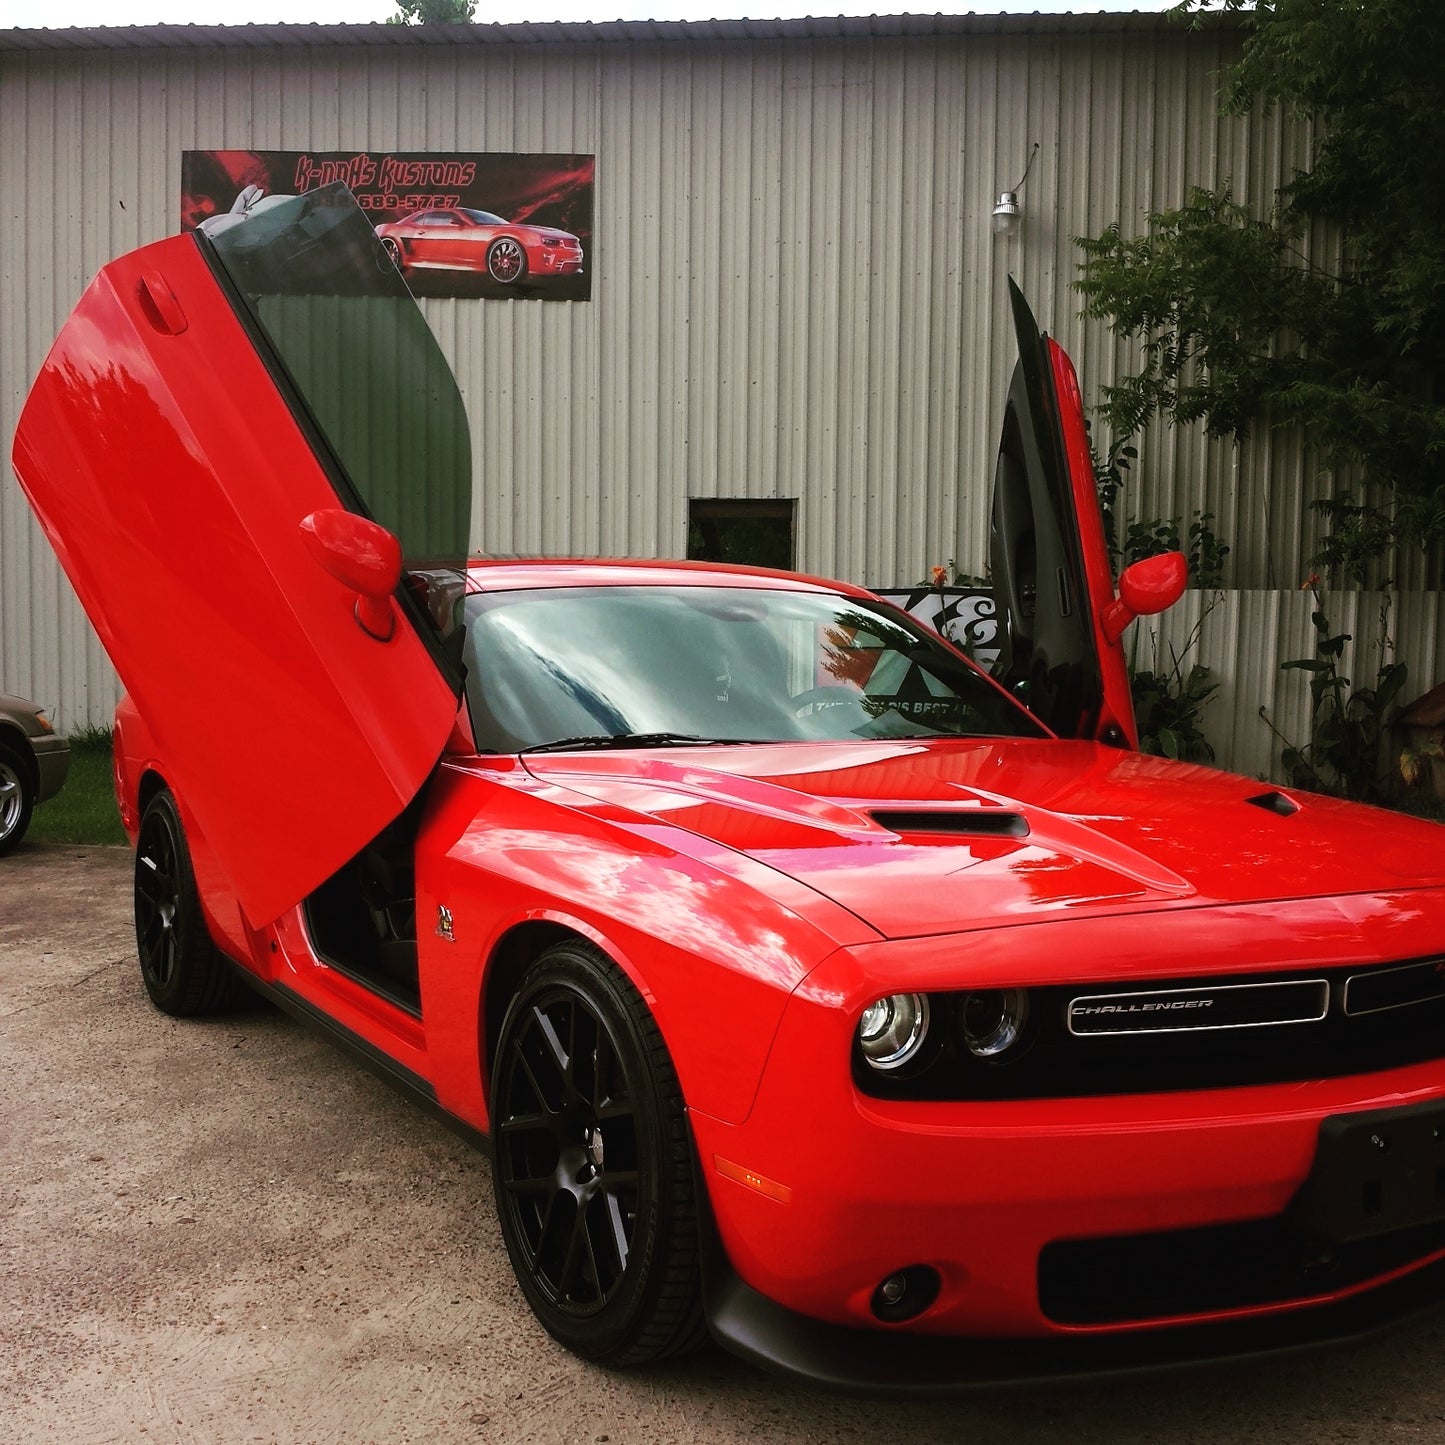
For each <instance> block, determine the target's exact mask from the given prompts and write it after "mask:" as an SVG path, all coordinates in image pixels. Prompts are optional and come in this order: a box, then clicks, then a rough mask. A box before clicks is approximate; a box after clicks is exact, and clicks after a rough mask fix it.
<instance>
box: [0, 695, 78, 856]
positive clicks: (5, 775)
mask: <svg viewBox="0 0 1445 1445" xmlns="http://www.w3.org/2000/svg"><path fill="white" fill-rule="evenodd" d="M69 771H70V744H69V743H68V742H67V741H66V740H65V739H64V738H63V737H59V736H57V734H56V732H55V728H54V727H53V726H52V725H51V722H50V719H49V718H48V717H46V716H45V714H44V713H43V712H41V710H40V709H39V708H38V707H37V706H36V705H35V704H34V703H33V702H26V701H25V699H24V698H22V697H10V696H9V695H8V694H6V693H0V854H3V853H8V852H9V851H10V850H11V849H12V848H13V847H14V846H15V845H16V844H17V843H18V842H19V841H20V840H21V839H22V838H23V837H24V836H25V830H26V829H27V828H28V827H29V826H30V814H31V812H32V811H33V810H34V808H35V805H36V804H37V803H43V802H44V801H45V799H46V798H50V797H53V796H54V795H55V794H56V793H58V792H59V791H60V785H61V784H62V783H63V782H64V781H65V775H66V773H67V772H69Z"/></svg>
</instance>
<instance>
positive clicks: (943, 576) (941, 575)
mask: <svg viewBox="0 0 1445 1445" xmlns="http://www.w3.org/2000/svg"><path fill="white" fill-rule="evenodd" d="M947 581H948V568H947V567H935V568H934V569H933V585H934V586H935V587H942V586H944V584H945V583H947Z"/></svg>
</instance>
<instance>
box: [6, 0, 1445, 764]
mask: <svg viewBox="0 0 1445 1445" xmlns="http://www.w3.org/2000/svg"><path fill="white" fill-rule="evenodd" d="M573 29H574V30H575V27H574V28H573ZM1235 43H1236V42H1235V40H1234V38H1233V37H1232V35H1231V33H1230V32H1229V31H1227V30H1223V31H1218V32H1212V33H1209V32H1207V33H1202V34H1201V33H1186V32H1181V31H1179V30H1177V29H1173V28H1165V27H1163V26H1161V25H1159V24H1157V23H1154V22H1149V23H1147V24H1146V23H1141V22H1138V21H1136V22H1134V23H1132V24H1129V25H1125V26H1123V28H1118V29H1110V28H1107V27H1105V26H1102V25H1100V24H1099V23H1098V22H1097V21H1095V22H1093V23H1091V24H1089V25H1084V24H1081V23H1079V22H1078V21H1076V20H1070V19H1067V18H1060V19H1059V21H1058V23H1057V28H1045V27H1044V26H1041V25H1040V23H1039V22H1035V23H1034V26H1033V27H1032V28H1027V27H1022V26H1021V27H1019V28H1016V29H1013V30H1010V29H1008V28H1007V27H998V28H995V29H993V30H990V29H989V28H988V27H987V26H981V27H980V29H979V30H978V31H977V32H976V33H966V34H942V35H937V36H931V37H926V38H920V39H910V38H877V37H874V38H867V37H860V38H847V37H843V38H829V37H826V36H822V35H814V36H803V37H801V38H796V39H787V40H779V39H771V40H770V39H747V38H742V39H734V40H728V41H725V42H724V41H719V40H716V39H699V40H696V41H693V42H683V43H677V42H668V43H619V42H617V41H615V40H614V41H612V42H611V43H594V44H587V43H580V44H579V43H555V44H548V45H484V44H473V45H430V44H428V45H425V46H423V45H413V46H409V47H408V46H397V45H392V46H380V47H373V46H350V47H346V46H324V47H318V46H312V45H305V44H301V43H292V44H288V45H286V46H283V47H271V48H268V47H266V46H259V47H257V46H251V47H250V48H240V47H239V46H238V47H235V48H231V49H226V50H206V49H186V48H153V49H147V48H144V47H142V48H139V49H130V50H117V49H111V50H94V51H73V52H62V51H29V52H16V51H11V52H3V53H0V107H3V123H0V195H3V196H4V198H5V201H6V205H5V208H4V212H3V216H0V315H3V316H4V326H3V329H0V371H3V377H0V432H3V435H4V436H5V438H7V445H8V438H9V437H10V435H11V434H12V433H13V429H14V425H15V421H16V417H17V414H18V409H19V404H20V401H21V399H22V397H23V395H24V392H25V389H26V387H27V385H28V383H29V380H30V378H31V376H32V375H33V374H34V372H35V370H36V368H37V367H38V366H39V364H40V362H41V360H42V358H43V356H44V352H45V349H46V347H47V345H48V344H49V341H50V339H51V338H52V336H53V334H54V332H55V330H56V328H57V327H58V326H59V324H60V322H61V321H62V320H63V318H64V315H65V313H66V312H67V310H68V309H69V307H70V305H71V304H72V303H73V301H74V299H75V297H76V296H77V295H78V294H79V292H80V290H81V288H82V286H83V284H84V282H85V280H86V278H87V277H88V276H89V275H91V274H92V273H93V272H94V271H95V269H96V268H97V267H98V266H99V265H100V264H101V263H102V262H103V261H105V260H106V259H107V258H108V257H110V256H111V255H113V254H115V253H117V252H119V251H122V250H124V249H126V248H128V247H131V246H134V245H137V244H139V243H141V242H143V241H146V240H150V239H152V238H154V237H157V236H160V235H163V234H166V233H168V232H170V231H172V230H174V229H175V227H176V218H177V208H178V193H179V173H180V156H181V152H182V150H184V149H187V148H196V147H236V148H246V147H257V148H266V147H274V148H292V149H297V148H308V147H314V148H318V149H338V148H343V147H350V146H356V147H358V148H360V147H370V148H373V149H377V148H385V147H395V148H404V149H414V150H424V149H427V148H435V149H438V150H451V149H461V150H524V151H526V150H551V151H569V152H571V151H584V152H586V151H590V152H595V153H596V156H597V230H596V250H595V256H594V258H593V259H594V262H595V272H594V297H595V299H594V300H593V301H592V302H591V303H590V304H567V305H564V304H543V303H535V302H482V303H478V302H473V301H428V302H426V303H425V307H426V311H427V314H428V317H429V319H430V320H431V322H432V324H433V326H434V327H435V329H436V331H437V333H438V335H439V337H440V339H441V342H442V345H443V348H444V349H445V350H446V351H447V353H448V354H449V356H451V357H452V359H453V362H454V365H455V369H456V371H457V374H458V378H459V380H460V383H461V386H462V390H463V393H464V395H465V396H466V398H467V401H468V407H469V411H470V415H471V425H472V428H473V434H474V449H475V459H476V466H477V469H478V480H479V486H478V493H479V500H478V503H477V509H478V510H477V516H476V519H475V530H474V541H475V542H476V543H477V545H478V546H479V547H480V548H483V549H486V550H488V551H495V552H504V553H508V552H522V553H532V552H542V553H563V552H577V553H587V554H634V555H674V556H675V555H680V554H681V553H682V551H683V550H684V547H685V542H686V514H687V499H688V498H689V497H714V496H717V497H793V498H797V499H798V505H799V527H798V540H799V556H798V564H799V566H800V567H803V568H806V569H808V570H813V571H818V572H823V573H829V574H835V575H838V576H842V577H846V578H849V579H852V580H857V581H862V582H865V583H871V584H875V585H889V584H900V583H901V584H907V583H911V582H913V581H915V580H917V579H918V578H919V577H921V576H923V575H924V574H925V573H926V571H927V569H928V567H929V565H930V564H932V563H934V562H941V561H943V560H945V559H947V558H949V557H953V558H956V559H957V560H958V562H959V563H960V565H962V566H964V567H966V568H968V569H969V570H973V571H981V570H982V567H983V562H984V554H985V547H986V541H985V539H986V535H987V506H988V483H989V478H990V474H991V470H992V461H993V450H994V442H995V438H994V430H995V427H996V425H997V423H998V420H999V417H1000V414H1001V410H1002V397H1003V393H1004V389H1005V386H1006V383H1007V378H1008V372H1009V369H1010V367H1011V365H1012V340H1011V338H1010V335H1009V331H1008V322H1007V309H1006V307H1007V302H1006V292H1005V287H1004V284H1003V283H1004V277H1005V275H1006V274H1007V273H1008V271H1009V270H1013V271H1014V272H1015V273H1016V274H1017V275H1018V276H1019V279H1020V280H1021V282H1022V284H1023V286H1024V288H1025V290H1026V291H1027V292H1028V294H1029V295H1030V297H1031V298H1032V300H1033V303H1034V306H1035V309H1036V311H1037V313H1038V316H1039V319H1040V321H1041V323H1042V324H1043V325H1044V326H1045V327H1046V328H1048V329H1051V330H1053V331H1054V332H1055V333H1056V334H1057V335H1059V336H1060V338H1061V339H1062V340H1063V341H1064V342H1065V344H1066V345H1067V346H1068V347H1069V349H1070V350H1071V351H1072V352H1073V353H1074V355H1075V357H1076V360H1077V361H1078V362H1079V366H1080V371H1081V373H1082V376H1083V380H1084V386H1085V391H1086V394H1088V395H1090V396H1096V395H1097V393H1098V389H1099V387H1100V386H1101V385H1102V384H1103V383H1104V382H1106V381H1108V380H1111V379H1112V378H1113V377H1114V375H1115V374H1116V373H1117V371H1118V370H1119V369H1120V368H1121V366H1122V365H1124V364H1126V363H1127V360H1128V358H1127V356H1126V355H1124V354H1123V353H1122V352H1121V351H1120V349H1119V348H1118V347H1117V345H1116V344H1115V343H1114V341H1113V340H1112V338H1111V337H1110V336H1109V334H1108V333H1107V331H1106V330H1105V329H1104V328H1103V327H1101V326H1098V325H1092V324H1091V325H1089V326H1085V325H1084V324H1083V323H1082V322H1081V321H1079V320H1078V319H1077V316H1076V312H1077V309H1078V302H1077V298H1076V297H1075V296H1074V295H1073V293H1072V292H1071V290H1070V282H1071V281H1072V280H1073V279H1074V276H1075V274H1076V261H1077V251H1076V248H1075V247H1074V245H1073V242H1072V237H1073V236H1075V235H1077V234H1081V233H1090V234H1092V233H1097V232H1099V231H1101V230H1102V229H1103V228H1104V227H1105V226H1106V225H1108V224H1109V223H1110V222H1112V221H1115V220H1119V221H1120V222H1121V223H1122V225H1123V226H1124V228H1125V230H1126V231H1134V230H1137V229H1138V228H1139V227H1140V226H1141V224H1142V221H1143V218H1144V216H1145V214H1146V213H1147V212H1148V211H1149V210H1150V209H1154V208H1158V207H1161V206H1165V205H1169V204H1173V203H1175V202H1177V201H1179V200H1181V199H1182V197H1183V194H1184V191H1185V188H1186V187H1187V186H1188V185H1191V184H1213V183H1215V182H1217V181H1219V180H1221V179H1223V178H1226V177H1232V178H1233V181H1234V185H1235V189H1236V193H1238V194H1240V195H1248V196H1252V197H1254V198H1256V199H1259V200H1267V199H1268V197H1269V196H1270V195H1271V194H1272V192H1273V189H1274V187H1275V186H1276V185H1277V184H1278V182H1279V180H1280V178H1281V176H1282V175H1283V174H1286V173H1287V172H1288V169H1289V168H1290V167H1291V166H1292V165H1293V164H1295V163H1297V162H1298V161H1299V160H1300V159H1302V157H1303V156H1304V155H1305V153H1306V149H1307V146H1308V142H1309V136H1308V134H1307V133H1305V132H1304V131H1302V130H1300V129H1293V130H1291V129H1289V128H1288V127H1287V126H1286V124H1285V122H1284V121H1282V120H1281V119H1280V118H1279V117H1278V116H1277V115H1276V116H1272V117H1269V118H1265V119H1260V118H1255V119H1253V120H1252V121H1251V120H1248V119H1221V118H1220V117H1219V116H1218V114H1217V111H1216V108H1215V81H1214V76H1215V73H1216V72H1217V71H1218V69H1219V68H1220V67H1221V65H1223V64H1225V63H1227V61H1228V59H1229V58H1230V56H1231V55H1232V54H1233V46H1234V45H1235ZM1035 141H1037V142H1038V143H1039V146H1040V152H1039V157H1038V160H1037V162H1036V163H1035V165H1034V168H1033V171H1032V174H1031V175H1030V176H1029V179H1028V183H1027V185H1026V186H1025V188H1024V191H1023V200H1024V209H1025V215H1026V220H1025V224H1024V228H1023V234H1022V236H1021V237H1020V238H1019V239H1017V240H1014V241H1011V242H1010V241H1007V240H998V239H995V237H994V236H993V234H992V231H991V226H990V211H991V207H992V204H993V200H994V197H995V195H996V194H997V192H998V191H999V190H1000V189H1003V188H1005V187H1007V186H1009V185H1011V184H1012V183H1014V182H1016V181H1017V179H1018V176H1019V173H1020V172H1021V171H1022V169H1023V166H1024V162H1025V160H1026V158H1027V156H1028V153H1029V149H1030V147H1031V145H1032V144H1033V143H1034V142H1035ZM1139 470H1140V473H1141V475H1142V476H1143V478H1144V479H1145V480H1144V482H1143V483H1142V485H1140V487H1139V489H1138V492H1137V495H1136V496H1134V497H1132V498H1131V504H1132V505H1134V506H1136V507H1137V508H1138V510H1139V511H1140V512H1142V513H1143V514H1146V515H1154V514H1160V513H1162V514H1166V515H1167V514H1172V513H1179V514H1185V515H1186V516H1187V514H1188V513H1189V512H1190V511H1191V510H1193V509H1194V508H1203V509H1205V510H1210V511H1213V512H1214V513H1215V514H1216V516H1217V518H1218V521H1217V527H1218V529H1219V531H1220V532H1221V533H1222V535H1224V536H1225V537H1226V538H1227V539H1228V540H1229V541H1230V542H1231V543H1232V545H1233V548H1234V552H1233V555H1232V557H1231V558H1230V566H1229V571H1228V574H1227V576H1226V581H1227V582H1229V583H1230V584H1231V585H1232V586H1235V587H1243V588H1248V589H1261V588H1271V587H1282V588H1288V587H1290V586H1292V585H1294V584H1295V583H1296V582H1297V581H1298V577H1299V575H1300V573H1301V571H1302V569H1303V565H1304V564H1303V561H1302V559H1303V558H1305V557H1306V556H1308V555H1309V553H1310V551H1311V550H1312V549H1313V545H1314V532H1313V530H1312V529H1313V526H1314V522H1313V519H1312V517H1311V516H1310V514H1309V513H1308V510H1307V502H1308V500H1309V499H1310V498H1311V497H1312V496H1315V495H1320V494H1323V493H1327V492H1328V491H1329V490H1330V487H1329V485H1328V481H1327V479H1311V480H1310V481H1308V482H1305V481H1303V480H1302V478H1301V475H1300V473H1301V463H1300V458H1299V456H1298V455H1297V454H1295V453H1291V452H1289V451H1288V450H1286V449H1283V448H1280V447H1277V446H1271V445H1270V443H1269V442H1268V440H1267V439H1264V440H1261V441H1260V442H1258V443H1257V444H1254V445H1251V446H1250V447H1248V448H1245V449H1244V450H1243V451H1242V452H1240V453H1238V454H1236V453H1234V452H1233V451H1231V450H1229V449H1226V448H1219V447H1216V448H1213V449H1207V448H1206V447H1205V446H1204V445H1203V444H1202V441H1201V439H1200V438H1199V437H1198V436H1197V435H1195V434H1186V433H1177V434H1161V435H1160V436H1158V437H1157V438H1154V439H1151V441H1150V442H1149V444H1148V446H1147V447H1146V449H1145V454H1144V456H1143V457H1142V458H1141V463H1140V469H1139ZM1266 482H1267V483H1268V485H1266ZM0 572H3V591H0V686H4V687H6V688H9V689H12V690H16V689H18V690H20V691H22V692H25V693H29V694H32V695H35V696H37V697H39V698H41V699H43V700H44V701H45V702H47V703H48V704H50V705H51V706H52V707H55V708H56V709H57V710H58V711H59V713H60V715H61V717H62V718H63V719H64V721H65V722H66V723H67V724H71V725H73V724H75V723H78V722H82V721H86V720H91V721H101V720H103V719H104V717H105V716H106V714H107V713H108V711H109V707H110V704H111V702H112V699H113V696H114V684H113V681H112V679H111V676H110V673H109V670H108V667H107V664H106V662H105V660H104V658H103V656H102V655H101V653H100V650H99V647H98V645H97V643H96V642H95V640H94V638H93V636H92V635H91V634H90V631H89V628H88V626H87V625H86V624H85V622H84V620H83V618H82V617H81V616H80V614H79V612H78V610H77V608H76V607H75V605H74V602H73V600H72V598H71V597H70V594H69V589H68V586H67V585H66V584H65V582H64V580H63V578H62V577H61V576H60V574H59V572H58V570H57V568H56V566H55V564H54V562H53V560H52V558H51V556H50V553H49V550H48V548H47V547H46V545H45V544H44V542H43V540H42V539H41V538H40V536H39V534H38V532H37V530H36V529H35V527H34V525H33V524H32V522H31V521H30V519H29V514H28V512H27V510H26V508H25V505H24V501H23V498H21V496H20V494H19V491H18V488H16V487H15V486H14V485H13V483H12V482H10V481H8V480H7V481H6V482H5V483H4V484H3V485H0ZM1397 575H1398V576H1399V577H1400V578H1401V580H1402V582H1403V583H1405V584H1406V585H1409V586H1413V587H1417V588H1418V587H1420V586H1422V585H1426V584H1431V585H1433V583H1434V582H1435V579H1434V578H1427V577H1426V576H1425V574H1424V572H1423V571H1422V570H1421V568H1420V567H1419V566H1417V565H1416V564H1414V563H1408V564H1406V565H1404V566H1402V568H1401V570H1400V571H1399V572H1398V573H1397ZM1250 595H1253V594H1250ZM1243 605H1244V603H1243V602H1241V606H1243ZM1430 605H1433V603H1431V604H1430ZM1426 610H1427V611H1428V610H1429V609H1428V606H1427V609H1426ZM1402 613H1403V609H1402ZM1430 616H1431V619H1432V621H1431V628H1432V631H1431V636H1432V637H1433V636H1434V631H1433V628H1434V622H1433V617H1434V614H1433V612H1431V614H1430ZM1250 625H1251V626H1252V624H1250ZM1250 635H1251V638H1252V633H1251V634H1250ZM1226 652H1227V649H1226V650H1225V651H1221V652H1220V653H1219V656H1220V665H1221V667H1223V666H1224V665H1225V664H1226V663H1228V664H1230V665H1232V658H1230V657H1228V656H1227V655H1226ZM1438 663H1439V658H1438V657H1436V658H1435V659H1434V662H1433V663H1432V664H1431V665H1432V666H1434V668H1435V672H1434V674H1433V675H1432V677H1430V678H1429V679H1427V678H1426V677H1425V676H1424V675H1423V674H1422V675H1421V677H1420V681H1421V682H1422V683H1424V682H1425V681H1427V680H1433V677H1434V676H1438V674H1439V667H1438ZM1422 665H1423V664H1422ZM1251 696H1252V694H1251ZM1253 757H1254V754H1253V753H1250V752H1248V750H1247V749H1246V751H1245V752H1244V753H1241V754H1240V755H1239V758H1238V759H1237V761H1238V763H1239V765H1240V766H1245V767H1250V768H1252V767H1253V763H1252V762H1250V761H1249V760H1250V759H1252V758H1253Z"/></svg>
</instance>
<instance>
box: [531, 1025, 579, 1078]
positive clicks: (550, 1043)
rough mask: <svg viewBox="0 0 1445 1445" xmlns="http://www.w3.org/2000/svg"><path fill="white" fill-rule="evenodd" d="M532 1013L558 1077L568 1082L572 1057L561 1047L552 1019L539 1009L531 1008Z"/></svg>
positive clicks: (570, 1074)
mask: <svg viewBox="0 0 1445 1445" xmlns="http://www.w3.org/2000/svg"><path fill="white" fill-rule="evenodd" d="M532 1014H533V1017H534V1018H535V1019H536V1020H537V1027H538V1028H539V1029H540V1030H541V1032H542V1040H543V1042H544V1043H545V1044H546V1045H547V1052H548V1053H549V1054H551V1056H552V1063H553V1064H554V1065H555V1066H556V1069H557V1076H558V1078H560V1079H562V1080H563V1081H564V1082H570V1081H571V1078H572V1059H571V1056H570V1055H569V1054H568V1052H567V1050H566V1049H564V1048H563V1047H562V1040H561V1039H559V1038H558V1037H557V1030H556V1028H555V1026H554V1025H553V1023H552V1020H551V1019H550V1018H548V1017H547V1015H546V1014H544V1013H543V1012H542V1010H541V1009H533V1010H532Z"/></svg>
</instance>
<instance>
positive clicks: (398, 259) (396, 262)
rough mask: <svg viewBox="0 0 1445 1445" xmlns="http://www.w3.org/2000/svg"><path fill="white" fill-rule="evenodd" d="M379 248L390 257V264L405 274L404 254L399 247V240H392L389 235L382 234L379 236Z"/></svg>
mask: <svg viewBox="0 0 1445 1445" xmlns="http://www.w3.org/2000/svg"><path fill="white" fill-rule="evenodd" d="M381 249H382V250H383V251H385V252H386V254H387V255H388V256H389V257H390V258H391V264H392V265H393V266H395V267H396V269H397V270H398V271H400V272H401V274H402V275H403V276H405V275H406V254H405V252H403V251H402V249H401V242H400V241H394V240H392V238H391V237H390V236H383V237H382V238H381Z"/></svg>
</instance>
